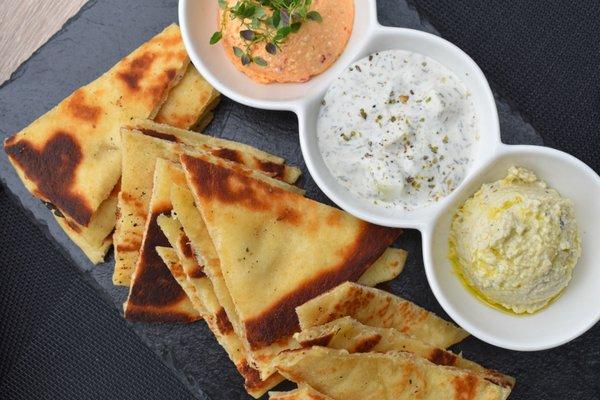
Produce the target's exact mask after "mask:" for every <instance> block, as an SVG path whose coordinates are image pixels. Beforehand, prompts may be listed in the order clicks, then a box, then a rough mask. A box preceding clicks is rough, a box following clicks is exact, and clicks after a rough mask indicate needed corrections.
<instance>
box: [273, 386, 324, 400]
mask: <svg viewBox="0 0 600 400" xmlns="http://www.w3.org/2000/svg"><path fill="white" fill-rule="evenodd" d="M269 400H333V399H332V398H331V397H329V396H325V395H324V394H323V393H319V392H317V391H316V390H315V389H313V388H311V387H310V386H308V385H304V384H301V385H298V389H294V390H290V391H289V392H269Z"/></svg>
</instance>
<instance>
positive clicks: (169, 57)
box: [4, 25, 189, 263]
mask: <svg viewBox="0 0 600 400" xmlns="http://www.w3.org/2000/svg"><path fill="white" fill-rule="evenodd" d="M188 64H189V60H188V57H187V54H186V52H185V49H184V47H183V42H182V40H181V36H180V33H179V28H178V27H177V26H176V25H171V26H169V27H168V28H166V29H165V30H164V31H163V32H161V33H160V34H158V35H157V36H155V37H154V38H152V39H151V40H150V41H148V42H146V43H145V44H143V45H142V46H141V47H139V48H138V49H137V50H135V51H133V52H132V53H131V54H130V55H128V56H127V57H125V58H123V60H121V61H120V62H119V63H117V64H116V65H115V66H114V67H113V68H112V69H110V70H109V71H108V72H106V73H105V74H104V75H102V76H101V77H99V78H98V79H96V80H95V81H93V82H91V83H89V84H88V85H86V86H84V87H82V88H80V89H77V90H76V91H75V92H73V93H72V94H71V95H70V96H69V97H67V98H66V99H64V100H63V101H62V102H61V103H59V104H58V105H57V106H56V107H54V108H53V109H52V110H50V111H48V112H47V113H46V114H44V115H43V116H41V117H40V118H38V119H37V120H36V121H34V122H33V123H31V125H29V126H28V127H26V128H25V129H23V130H22V131H20V132H19V133H17V134H15V135H14V136H12V137H10V138H8V139H7V140H6V141H5V142H4V149H5V151H6V153H7V154H8V156H9V159H10V161H11V163H12V164H13V166H14V167H15V169H16V171H17V173H18V175H19V177H20V178H21V180H22V181H23V183H24V184H25V186H26V187H27V189H29V191H30V192H31V193H32V194H33V195H34V196H36V197H38V198H39V199H40V200H42V201H43V202H45V203H47V204H48V205H49V207H51V208H52V209H53V210H54V215H55V216H56V219H57V221H58V223H59V224H60V226H61V227H62V228H63V229H64V230H65V232H66V234H67V235H68V236H69V237H70V238H71V239H72V240H73V241H74V242H75V243H76V244H77V245H78V246H79V247H80V248H81V249H82V250H83V252H84V253H85V254H86V255H87V256H88V258H90V260H91V261H92V262H94V263H98V262H100V261H102V260H103V259H104V255H105V254H106V251H107V250H108V248H109V247H110V243H111V240H110V234H111V232H112V230H113V228H114V221H115V210H116V199H117V197H116V196H117V195H116V191H115V190H114V188H115V186H116V185H117V182H118V181H119V178H120V176H121V151H120V141H121V140H120V134H119V128H120V126H121V124H122V123H125V122H128V121H129V120H130V119H131V118H135V117H144V118H148V117H153V116H154V114H156V112H157V111H158V109H159V107H160V106H161V104H162V103H163V101H164V100H165V98H166V97H167V95H168V93H169V92H170V89H171V88H172V87H173V85H175V84H176V83H177V82H178V81H179V79H180V78H181V76H182V75H183V73H184V72H185V70H186V68H187V66H188Z"/></svg>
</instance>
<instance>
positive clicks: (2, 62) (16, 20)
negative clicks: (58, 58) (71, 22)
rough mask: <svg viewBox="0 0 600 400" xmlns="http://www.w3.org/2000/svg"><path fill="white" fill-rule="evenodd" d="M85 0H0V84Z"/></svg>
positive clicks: (73, 13) (75, 11) (77, 9)
mask: <svg viewBox="0 0 600 400" xmlns="http://www.w3.org/2000/svg"><path fill="white" fill-rule="evenodd" d="M86 2H87V0H0V84H2V83H3V82H4V81H6V80H7V79H8V78H10V76H11V74H12V73H13V72H14V71H15V70H16V69H17V68H18V67H19V65H21V63H23V61H25V60H27V59H28V58H29V56H31V54H33V52H35V51H36V50H37V49H38V48H39V47H40V46H41V45H43V44H44V43H46V41H47V40H48V39H49V38H50V37H51V36H52V35H54V34H55V33H56V32H57V31H58V30H60V28H61V27H62V26H63V25H64V23H65V22H67V20H68V19H69V18H71V17H72V16H73V15H75V14H76V13H77V11H79V9H80V8H81V7H82V6H83V5H84V4H85V3H86Z"/></svg>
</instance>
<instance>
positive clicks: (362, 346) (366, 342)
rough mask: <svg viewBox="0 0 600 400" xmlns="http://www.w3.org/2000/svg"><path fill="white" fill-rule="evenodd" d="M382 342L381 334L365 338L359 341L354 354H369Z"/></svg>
mask: <svg viewBox="0 0 600 400" xmlns="http://www.w3.org/2000/svg"><path fill="white" fill-rule="evenodd" d="M380 341H381V335H380V334H377V333H375V334H373V335H371V336H367V337H364V338H360V339H358V341H357V343H356V346H355V347H354V353H367V352H369V351H370V350H371V349H372V348H373V347H375V346H377V344H378V343H379V342H380Z"/></svg>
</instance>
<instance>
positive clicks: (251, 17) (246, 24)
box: [210, 0, 323, 66]
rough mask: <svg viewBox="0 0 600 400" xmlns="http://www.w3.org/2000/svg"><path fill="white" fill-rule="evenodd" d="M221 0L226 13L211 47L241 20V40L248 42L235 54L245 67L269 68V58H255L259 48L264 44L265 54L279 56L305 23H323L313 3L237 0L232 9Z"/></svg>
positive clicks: (288, 0)
mask: <svg viewBox="0 0 600 400" xmlns="http://www.w3.org/2000/svg"><path fill="white" fill-rule="evenodd" d="M217 1H218V2H219V7H220V8H221V10H222V18H221V26H220V30H218V31H217V32H215V33H213V35H212V36H211V38H210V44H215V43H218V42H219V41H220V40H221V39H222V38H223V30H224V28H225V26H226V25H227V21H228V20H232V21H233V20H239V21H241V25H242V28H241V30H240V37H241V38H242V39H243V40H244V48H243V49H242V48H239V47H234V48H233V53H234V54H235V56H236V57H238V58H239V59H240V61H241V62H242V64H243V65H248V64H250V63H255V64H256V65H260V66H266V65H267V61H266V60H265V59H263V58H261V57H258V56H254V55H253V53H252V49H253V47H254V46H255V45H257V44H264V48H265V51H266V52H267V53H269V54H271V55H275V54H277V51H278V50H280V46H281V45H282V44H283V43H284V42H285V41H286V39H287V38H288V36H289V35H290V34H292V33H296V32H298V31H299V30H300V27H301V26H302V23H304V22H306V21H315V22H322V21H323V18H322V17H321V14H319V13H318V12H317V11H314V10H310V11H309V9H310V6H311V4H312V0H237V1H236V2H235V3H233V4H232V5H231V6H230V5H229V3H228V2H227V0H217Z"/></svg>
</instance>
